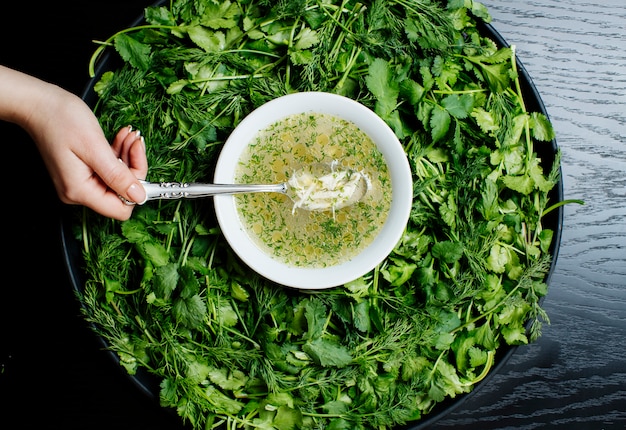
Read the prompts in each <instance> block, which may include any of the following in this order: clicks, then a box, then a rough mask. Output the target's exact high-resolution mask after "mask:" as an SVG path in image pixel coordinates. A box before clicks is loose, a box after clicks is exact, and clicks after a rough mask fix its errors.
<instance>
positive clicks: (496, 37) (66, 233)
mask: <svg viewBox="0 0 626 430" xmlns="http://www.w3.org/2000/svg"><path fill="white" fill-rule="evenodd" d="M162 3H164V2H159V3H157V5H158V4H162ZM143 22H144V19H143V17H139V18H138V19H137V21H136V22H135V23H134V24H133V26H135V25H139V24H141V23H143ZM477 25H478V28H479V30H480V32H481V34H483V35H484V36H486V37H488V38H490V39H492V40H493V41H494V42H495V43H496V44H497V45H498V46H500V47H507V46H509V45H508V44H507V42H506V40H505V39H504V38H503V37H502V36H501V35H500V34H499V33H498V32H497V31H496V29H495V28H494V27H493V26H492V25H490V24H485V23H479V24H477ZM117 61H119V60H117V59H116V58H114V56H113V55H112V54H111V53H106V54H105V55H104V56H102V58H101V60H100V61H99V62H98V64H97V68H96V75H95V77H94V78H93V79H92V80H90V81H89V83H88V85H87V86H86V89H85V91H84V94H83V99H84V100H85V101H86V102H87V103H89V104H90V105H91V106H95V105H96V103H97V98H96V95H95V93H94V86H95V85H96V83H97V82H98V81H99V80H100V78H101V77H102V75H103V73H105V72H106V71H108V70H112V69H113V68H114V67H116V66H117ZM516 65H517V71H518V73H519V81H520V86H521V92H522V94H523V96H524V102H525V104H526V108H527V110H528V111H529V112H539V113H542V114H544V115H546V117H547V116H548V114H547V111H546V108H545V106H544V104H543V102H542V100H541V97H540V95H539V93H538V92H537V89H536V88H535V86H534V84H533V82H532V79H531V77H530V76H529V75H528V73H527V71H526V69H525V68H524V66H523V64H522V63H521V61H520V60H519V59H516ZM535 149H536V152H537V156H538V158H540V159H541V160H542V164H544V165H545V166H551V165H552V164H553V163H554V162H555V161H556V159H557V158H556V157H557V156H556V154H557V153H558V147H557V143H556V140H555V139H552V140H551V141H549V142H542V144H541V145H536V147H535ZM550 199H551V201H552V202H561V201H562V200H563V186H562V182H561V181H560V180H559V181H558V183H557V184H556V186H555V187H554V188H553V189H552V190H551V191H550ZM562 222H563V211H562V207H558V208H556V209H555V210H553V211H552V212H551V213H550V214H548V215H547V216H546V217H545V218H544V219H543V226H544V228H546V229H551V230H552V231H553V232H554V235H553V238H552V242H551V244H550V248H549V253H550V255H551V257H552V260H551V265H550V269H549V271H548V272H547V274H546V276H545V279H544V282H545V283H546V284H549V282H550V278H551V276H552V272H553V269H554V267H555V264H556V260H557V257H558V251H559V246H560V241H561V231H562ZM60 229H61V239H62V245H63V249H64V255H65V262H66V265H67V270H68V274H69V277H70V280H71V283H72V286H73V288H74V289H75V291H76V293H77V294H78V295H81V294H82V293H83V292H84V288H85V283H86V281H87V279H86V274H85V270H84V260H83V257H82V248H81V247H82V246H83V244H82V243H81V242H80V241H79V240H77V238H76V234H75V230H76V217H75V213H74V211H73V210H72V209H71V208H68V210H67V213H66V214H64V216H63V217H62V220H61V225H60ZM95 329H96V327H94V330H95ZM96 331H97V330H96ZM99 339H100V340H101V341H102V344H103V347H106V348H108V347H109V346H110V345H109V344H108V343H107V341H106V340H105V339H104V338H103V337H100V336H99ZM515 349H516V347H515V346H508V345H504V346H501V347H499V348H498V350H497V352H496V356H495V364H494V365H493V366H492V367H491V369H490V371H489V373H488V374H487V376H486V377H484V378H483V379H482V380H481V381H480V382H478V383H476V384H475V385H474V387H473V389H472V391H470V392H469V393H465V394H461V395H459V396H456V397H455V398H446V399H444V400H443V401H441V402H438V403H437V404H436V405H435V406H434V408H433V409H432V410H431V411H430V412H429V413H428V414H426V415H424V416H423V418H421V419H419V420H418V421H415V422H412V423H410V424H408V425H406V426H403V427H399V429H400V428H402V429H406V430H408V429H411V430H418V429H424V428H426V427H428V426H430V425H432V424H433V423H434V422H435V421H437V420H439V419H441V418H442V417H443V416H445V415H446V414H448V413H449V412H451V411H452V410H453V409H455V408H457V407H459V406H460V405H462V404H463V403H464V401H465V400H466V399H467V398H469V397H470V396H471V395H472V394H473V393H475V392H476V391H478V390H479V389H480V388H481V387H482V386H484V385H485V384H488V383H489V379H490V377H491V376H492V375H493V374H495V373H497V372H498V370H499V369H500V368H501V367H502V366H503V365H504V364H505V363H506V361H507V360H508V359H509V358H510V357H511V355H512V354H514V352H515ZM110 354H111V357H112V359H113V361H114V362H115V363H116V365H119V366H120V369H122V366H121V365H120V358H119V356H118V354H117V353H115V352H113V351H111V352H110ZM122 370H123V369H122ZM129 378H131V380H132V381H133V382H134V383H135V384H136V385H137V387H138V388H139V390H140V391H141V392H143V393H144V394H145V395H147V396H150V397H153V398H154V399H155V401H158V399H159V391H160V386H159V384H160V380H159V379H157V378H156V377H154V376H153V375H151V374H149V373H148V372H147V371H146V370H145V369H144V368H142V367H139V368H138V369H137V372H136V374H134V375H129Z"/></svg>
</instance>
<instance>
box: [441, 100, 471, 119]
mask: <svg viewBox="0 0 626 430" xmlns="http://www.w3.org/2000/svg"><path fill="white" fill-rule="evenodd" d="M441 105H442V106H443V107H444V108H445V109H446V110H447V111H448V113H449V114H450V115H452V116H453V117H455V118H457V119H465V118H467V116H468V115H469V114H470V112H472V110H473V109H474V98H473V97H472V95H471V94H463V95H458V94H450V95H448V96H446V97H445V98H444V99H443V100H442V101H441Z"/></svg>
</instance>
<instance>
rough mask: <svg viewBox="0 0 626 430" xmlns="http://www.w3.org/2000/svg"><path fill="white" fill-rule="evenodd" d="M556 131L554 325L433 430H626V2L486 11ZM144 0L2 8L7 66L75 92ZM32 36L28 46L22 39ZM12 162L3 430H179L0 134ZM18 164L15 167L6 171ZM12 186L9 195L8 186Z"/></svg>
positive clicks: (36, 175)
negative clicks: (145, 386)
mask: <svg viewBox="0 0 626 430" xmlns="http://www.w3.org/2000/svg"><path fill="white" fill-rule="evenodd" d="M483 3H484V4H485V5H486V6H487V7H488V8H489V11H490V12H491V14H492V16H493V21H492V25H493V27H494V28H495V29H496V30H497V31H498V32H499V33H500V34H501V35H502V37H503V38H504V39H505V40H506V41H507V42H508V43H509V44H511V45H515V47H516V52H517V55H518V58H519V59H520V61H521V62H522V64H523V65H524V66H525V68H526V70H527V71H528V73H529V74H530V76H531V78H532V80H533V82H534V84H535V86H536V87H537V89H538V91H539V93H540V95H541V98H542V99H543V102H544V104H545V106H546V109H547V111H548V114H549V116H550V118H551V120H552V122H553V124H554V127H555V129H556V133H557V143H558V145H559V147H560V149H561V151H562V155H563V158H562V172H563V184H564V191H565V198H566V199H582V200H584V201H585V205H584V206H580V205H574V204H572V205H567V206H566V207H565V215H564V225H563V231H562V240H561V247H560V252H559V255H558V261H557V265H556V269H555V271H554V273H553V276H552V279H551V282H550V288H549V293H548V296H547V297H546V299H545V301H544V308H545V310H546V311H547V312H548V315H549V317H550V319H551V324H550V325H546V326H545V327H544V330H543V335H542V337H541V338H540V339H539V340H538V341H537V342H535V343H533V344H531V345H527V346H523V347H519V348H517V349H516V351H515V353H514V354H513V355H512V357H511V358H510V359H509V360H508V361H507V362H506V363H505V364H504V366H503V367H502V368H501V369H500V370H499V371H498V372H497V373H494V374H492V375H491V376H490V378H489V380H488V383H486V384H484V385H482V386H481V387H480V389H478V390H476V391H475V392H474V393H472V394H471V395H470V396H467V397H466V398H465V399H464V400H463V401H462V402H459V403H458V405H457V406H456V408H455V409H454V410H453V411H452V412H450V413H449V414H447V415H446V416H444V417H442V418H441V419H439V420H436V421H435V422H431V423H430V425H429V426H428V428H429V429H430V428H432V429H471V430H474V429H476V430H482V429H568V430H577V429H584V430H587V429H591V430H595V429H606V430H613V429H616V430H617V429H620V430H622V429H625V428H626V1H624V0H514V1H513V0H485V1H484V2H483ZM148 4H150V1H149V0H146V1H142V0H108V1H106V2H85V1H81V0H66V1H57V2H38V3H30V2H25V1H19V2H15V1H6V2H3V6H2V10H1V11H0V16H1V17H2V21H3V23H2V24H0V63H2V64H6V65H9V66H12V67H16V68H19V69H21V70H24V71H26V72H28V73H32V74H35V75H36V76H39V77H42V78H44V79H47V80H50V81H52V82H55V83H57V84H59V85H61V86H63V87H65V88H68V89H69V90H71V91H73V92H75V93H80V92H81V91H82V89H83V87H84V86H85V84H86V83H87V80H88V76H87V69H86V64H87V62H88V60H89V56H90V55H91V52H92V51H93V48H94V45H93V44H92V42H91V40H92V39H103V38H105V37H107V36H109V35H110V34H112V32H114V31H116V30H119V29H121V28H124V27H126V26H128V25H129V24H130V23H131V22H133V21H134V20H135V19H136V18H137V17H138V16H140V14H141V13H142V11H143V8H144V7H145V6H147V5H148ZM26 36H28V37H26ZM0 145H2V149H3V151H4V157H3V160H4V161H5V166H6V165H7V163H11V164H12V165H16V166H18V167H19V166H21V167H22V168H23V171H24V175H23V176H24V178H19V180H15V178H11V177H9V176H8V174H7V175H5V176H4V178H5V179H6V180H8V181H5V184H6V183H9V184H11V187H12V188H11V190H13V189H15V184H19V185H20V187H22V188H24V189H25V190H27V191H28V193H27V194H25V193H26V191H24V192H22V193H17V194H16V193H13V192H12V193H10V195H7V194H5V196H4V199H3V203H2V211H0V223H1V224H0V225H2V227H3V229H2V231H3V236H2V238H3V241H2V244H3V248H4V249H5V253H4V254H3V255H5V256H6V257H5V260H4V262H3V266H2V267H3V270H4V276H3V277H2V286H1V288H0V429H7V430H8V429H11V430H12V429H42V428H50V429H64V430H69V429H89V430H91V429H113V428H114V429H116V430H125V429H132V430H142V429H151V430H161V429H168V430H176V429H181V428H182V427H181V426H180V424H179V421H178V419H177V417H175V416H173V415H172V414H169V413H167V412H165V411H164V410H163V409H161V408H160V407H159V406H158V404H156V402H154V401H153V400H152V399H149V398H148V397H147V396H145V395H144V394H143V393H142V392H140V391H139V390H138V389H137V387H136V386H134V385H133V384H132V382H130V380H129V379H128V378H127V377H126V376H125V375H124V374H123V372H122V371H121V369H119V368H117V367H116V366H114V365H113V364H112V362H111V360H110V357H109V356H108V354H107V353H106V352H104V351H102V350H101V349H100V344H99V343H98V342H97V341H96V339H95V337H94V336H93V334H92V333H91V332H90V331H89V330H88V329H87V328H86V327H85V324H84V322H83V321H82V319H81V317H80V316H79V315H78V308H77V305H76V302H75V300H74V297H73V296H72V292H71V286H70V283H69V280H68V278H67V274H66V272H65V268H64V262H63V259H62V254H61V249H60V240H59V223H58V218H57V217H56V214H57V213H58V209H59V204H58V201H57V199H56V196H55V194H54V190H53V188H52V186H51V184H50V181H49V178H48V176H47V173H46V171H45V168H44V166H43V163H42V162H41V159H40V158H39V156H38V153H37V152H36V150H35V148H34V145H33V143H32V141H31V140H30V138H29V137H28V136H27V135H26V134H25V133H23V132H22V131H21V130H19V129H17V128H16V127H13V126H12V125H9V124H6V123H0ZM9 160H10V161H9ZM11 179H14V180H13V181H10V180H11Z"/></svg>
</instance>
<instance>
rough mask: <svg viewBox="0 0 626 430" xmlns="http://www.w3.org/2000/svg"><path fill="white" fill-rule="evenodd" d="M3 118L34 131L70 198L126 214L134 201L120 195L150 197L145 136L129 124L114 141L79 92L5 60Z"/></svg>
mask: <svg viewBox="0 0 626 430" xmlns="http://www.w3.org/2000/svg"><path fill="white" fill-rule="evenodd" d="M0 119H1V120H4V121H8V122H13V123H15V124H17V125H19V126H20V127H22V128H23V129H24V130H26V131H27V132H28V133H29V134H30V136H31V137H32V138H33V140H34V141H35V144H36V145H37V148H38V150H39V152H40V153H41V156H42V158H43V160H44V163H45V164H46V167H47V169H48V172H49V173H50V176H51V178H52V181H53V183H54V186H55V188H56V190H57V194H58V195H59V198H60V199H61V201H63V202H64V203H68V204H81V205H84V206H87V207H89V208H91V209H93V210H95V211H96V212H98V213H100V214H102V215H104V216H108V217H111V218H116V219H119V220H125V219H128V218H129V217H130V215H131V213H132V210H133V206H129V205H126V204H124V203H123V202H122V201H121V199H120V198H119V197H118V195H120V196H122V197H124V198H126V199H127V200H130V201H135V202H142V201H143V200H144V198H145V192H144V189H143V186H142V185H141V184H140V183H139V181H138V179H144V178H145V177H146V174H147V170H148V163H147V160H146V154H145V145H144V142H143V138H142V137H141V136H140V134H139V132H133V131H132V129H131V127H125V128H123V129H122V130H120V131H119V132H118V134H117V135H116V136H115V139H114V140H113V143H112V144H109V142H108V141H107V139H106V138H105V136H104V133H103V131H102V128H101V127H100V124H99V123H98V120H97V118H96V117H95V115H94V114H93V112H92V111H91V109H90V108H89V106H87V105H86V104H85V103H84V102H83V100H81V99H80V98H79V97H77V96H76V95H74V94H72V93H70V92H68V91H66V90H64V89H62V88H60V87H58V86H56V85H53V84H49V83H47V82H44V81H41V80H39V79H37V78H35V77H33V76H30V75H27V74H24V73H21V72H18V71H15V70H12V69H9V68H7V67H3V66H0ZM120 161H121V162H120Z"/></svg>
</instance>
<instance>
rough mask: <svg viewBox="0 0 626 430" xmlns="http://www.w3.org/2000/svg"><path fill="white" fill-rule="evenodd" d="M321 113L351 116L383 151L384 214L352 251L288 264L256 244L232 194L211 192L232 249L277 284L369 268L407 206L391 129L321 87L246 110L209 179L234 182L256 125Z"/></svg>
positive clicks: (320, 284) (408, 193) (322, 280)
mask: <svg viewBox="0 0 626 430" xmlns="http://www.w3.org/2000/svg"><path fill="white" fill-rule="evenodd" d="M300 113H325V114H329V115H333V116H335V117H339V118H341V119H344V120H347V121H351V122H352V123H354V124H355V125H356V126H357V127H358V128H359V129H361V130H362V131H363V132H365V133H366V134H367V135H368V136H369V137H370V138H371V139H372V141H373V142H374V143H375V145H376V146H377V148H378V149H379V150H380V152H381V153H382V155H383V156H384V159H385V162H386V164H387V168H388V171H389V174H390V178H391V189H392V197H391V203H390V208H389V213H388V215H387V219H386V221H385V223H384V225H383V226H382V228H381V229H380V231H379V233H378V234H377V235H376V237H375V238H374V239H373V241H372V242H371V243H370V244H369V245H368V246H367V247H366V248H365V249H363V250H362V251H361V252H360V253H359V254H358V255H356V256H354V257H352V258H351V259H350V260H348V261H345V262H339V263H337V264H334V265H331V266H326V267H300V266H293V265H289V264H287V263H284V262H282V261H280V260H279V259H277V258H275V257H273V256H272V255H271V253H269V252H267V251H264V250H263V249H261V248H260V247H259V246H257V245H256V244H255V243H254V242H253V240H252V239H251V237H250V236H249V234H248V233H247V231H246V228H245V227H244V226H243V225H242V221H241V218H240V216H239V212H238V210H237V207H236V202H235V198H236V197H235V196H233V195H218V196H215V211H216V215H217V220H218V223H219V225H220V228H221V230H222V232H223V234H224V236H225V238H226V240H227V241H228V243H229V244H230V246H231V247H232V249H233V250H234V252H235V253H236V254H237V255H238V256H239V257H240V258H241V260H243V262H244V263H246V264H247V265H248V266H249V267H250V268H251V269H253V270H254V271H256V272H257V273H258V274H260V275H262V276H264V277H265V278H267V279H269V280H271V281H274V282H276V283H278V284H281V285H284V286H288V287H293V288H298V289H324V288H331V287H336V286H339V285H343V284H345V283H347V282H350V281H353V280H355V279H357V278H359V277H361V276H363V275H365V274H366V273H368V272H370V271H371V270H373V269H374V268H375V267H376V265H378V264H379V263H381V262H382V261H383V260H384V259H385V258H386V257H387V256H388V255H389V253H390V252H391V251H392V250H393V248H394V247H395V246H396V244H397V243H398V241H399V240H400V239H401V237H402V234H403V232H404V229H405V227H406V223H407V221H408V218H409V213H410V211H411V206H412V198H413V184H412V174H411V168H410V166H409V163H408V160H407V158H406V154H405V153H404V148H403V147H402V145H401V144H400V142H399V140H398V138H397V137H396V135H395V133H394V132H393V130H392V129H391V128H390V127H389V126H388V125H387V124H386V123H385V122H384V121H383V120H382V119H381V118H380V117H379V116H378V115H376V114H375V113H374V112H373V111H371V110H370V109H368V108H367V107H365V106H364V105H362V104H360V103H358V102H356V101H355V100H352V99H350V98H347V97H343V96H339V95H336V94H331V93H323V92H302V93H294V94H289V95H286V96H282V97H279V98H276V99H274V100H272V101H270V102H268V103H266V104H264V105H262V106H261V107H259V108H258V109H256V110H254V111H253V112H251V113H250V114H249V115H248V116H247V117H246V118H244V119H243V120H242V121H241V123H240V124H239V125H238V126H237V127H236V128H235V130H234V131H233V132H232V133H231V135H230V136H229V138H228V140H227V141H226V142H225V144H224V147H223V149H222V151H221V153H220V156H219V158H218V160H217V165H216V170H215V183H218V184H219V183H224V184H228V183H234V182H235V178H236V171H237V168H238V165H239V161H240V157H241V155H242V153H243V152H244V150H245V149H246V148H247V147H248V145H249V144H250V142H251V141H252V140H253V139H254V138H255V137H256V136H257V135H258V133H259V131H260V130H263V129H265V128H267V127H268V126H270V125H272V124H274V123H275V122H276V121H278V120H280V119H283V118H285V117H287V116H290V115H293V114H300Z"/></svg>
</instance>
